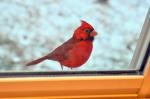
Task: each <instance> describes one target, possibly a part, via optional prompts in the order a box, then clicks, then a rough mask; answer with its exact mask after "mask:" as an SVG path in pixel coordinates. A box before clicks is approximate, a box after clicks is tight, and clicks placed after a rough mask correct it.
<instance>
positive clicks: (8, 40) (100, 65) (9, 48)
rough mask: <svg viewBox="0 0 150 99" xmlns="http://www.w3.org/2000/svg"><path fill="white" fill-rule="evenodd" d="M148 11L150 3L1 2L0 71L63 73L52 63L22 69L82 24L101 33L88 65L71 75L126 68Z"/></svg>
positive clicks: (127, 0) (140, 0) (103, 0)
mask: <svg viewBox="0 0 150 99" xmlns="http://www.w3.org/2000/svg"><path fill="white" fill-rule="evenodd" d="M149 6H150V0H36V1H35V0H0V71H22V70H27V71H56V70H60V71H62V70H61V67H60V65H59V64H58V63H57V62H54V61H45V62H43V63H41V64H39V65H37V66H32V67H29V68H27V67H25V66H24V64H25V63H26V62H28V61H30V60H32V59H36V58H38V57H41V56H42V55H45V54H47V53H48V52H50V51H52V50H53V49H54V48H56V47H57V46H59V45H61V44H62V43H63V42H64V41H66V40H68V39H69V38H70V37H71V36H72V34H73V31H74V29H76V28H77V27H78V26H79V25H80V20H81V19H82V20H86V21H87V22H89V23H91V24H92V25H93V26H94V28H95V30H96V31H97V32H98V33H99V34H98V36H97V37H96V39H95V41H94V50H93V52H92V55H91V57H90V59H89V60H88V62H87V63H86V64H84V65H83V66H81V67H79V68H76V69H74V70H120V69H128V68H129V64H130V61H131V59H132V56H133V53H134V50H135V47H136V43H137V40H138V37H139V35H140V31H141V28H142V25H143V23H144V19H145V16H146V13H147V10H148V7H149ZM64 70H70V69H69V68H64Z"/></svg>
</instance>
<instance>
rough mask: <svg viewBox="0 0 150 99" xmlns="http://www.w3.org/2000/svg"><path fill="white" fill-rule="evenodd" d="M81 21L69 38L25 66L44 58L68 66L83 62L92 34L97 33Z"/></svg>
mask: <svg viewBox="0 0 150 99" xmlns="http://www.w3.org/2000/svg"><path fill="white" fill-rule="evenodd" d="M81 22H82V24H81V26H80V27H78V28H77V29H76V30H75V32H74V35H73V37H71V39H69V40H68V41H66V42H65V43H64V44H62V45H61V46H59V47H58V48H56V49H55V50H54V51H53V52H51V53H49V54H47V55H45V56H44V57H42V58H39V59H37V60H34V61H31V62H29V63H28V64H27V66H29V65H35V64H38V63H40V62H42V61H44V60H46V59H48V60H54V61H58V62H59V63H60V64H61V66H67V67H70V68H75V67H79V66H81V65H82V64H84V63H85V62H86V61H87V60H88V58H89V56H90V54H91V52H92V48H93V40H94V36H96V35H97V33H96V32H95V30H94V28H93V27H92V26H91V25H90V24H88V23H87V22H85V21H81Z"/></svg>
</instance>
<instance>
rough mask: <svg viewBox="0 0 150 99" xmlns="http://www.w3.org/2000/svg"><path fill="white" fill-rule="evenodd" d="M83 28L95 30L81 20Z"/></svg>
mask: <svg viewBox="0 0 150 99" xmlns="http://www.w3.org/2000/svg"><path fill="white" fill-rule="evenodd" d="M81 26H83V27H86V28H90V29H94V28H93V27H92V26H91V25H90V24H89V23H87V22H86V21H84V20H81Z"/></svg>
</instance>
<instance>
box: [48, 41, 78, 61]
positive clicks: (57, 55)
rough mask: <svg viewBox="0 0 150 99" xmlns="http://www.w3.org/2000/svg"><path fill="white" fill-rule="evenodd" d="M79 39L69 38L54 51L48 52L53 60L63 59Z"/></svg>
mask: <svg viewBox="0 0 150 99" xmlns="http://www.w3.org/2000/svg"><path fill="white" fill-rule="evenodd" d="M76 43H77V41H75V40H74V39H72V38H71V39H69V40H68V41H66V42H65V43H63V44H62V45H61V46H59V47H57V48H56V49H55V50H54V51H53V52H52V53H50V54H48V56H49V58H48V59H51V60H56V61H62V60H65V59H67V53H68V52H69V51H70V50H71V49H72V48H74V46H75V44H76Z"/></svg>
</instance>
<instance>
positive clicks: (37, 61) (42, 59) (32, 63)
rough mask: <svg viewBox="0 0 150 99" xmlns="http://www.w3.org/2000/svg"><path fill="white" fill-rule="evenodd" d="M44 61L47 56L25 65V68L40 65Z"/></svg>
mask: <svg viewBox="0 0 150 99" xmlns="http://www.w3.org/2000/svg"><path fill="white" fill-rule="evenodd" d="M46 59H48V55H46V56H43V57H41V58H39V59H36V60H33V61H31V62H29V63H27V64H26V66H30V65H35V64H38V63H40V62H42V61H44V60H46Z"/></svg>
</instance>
